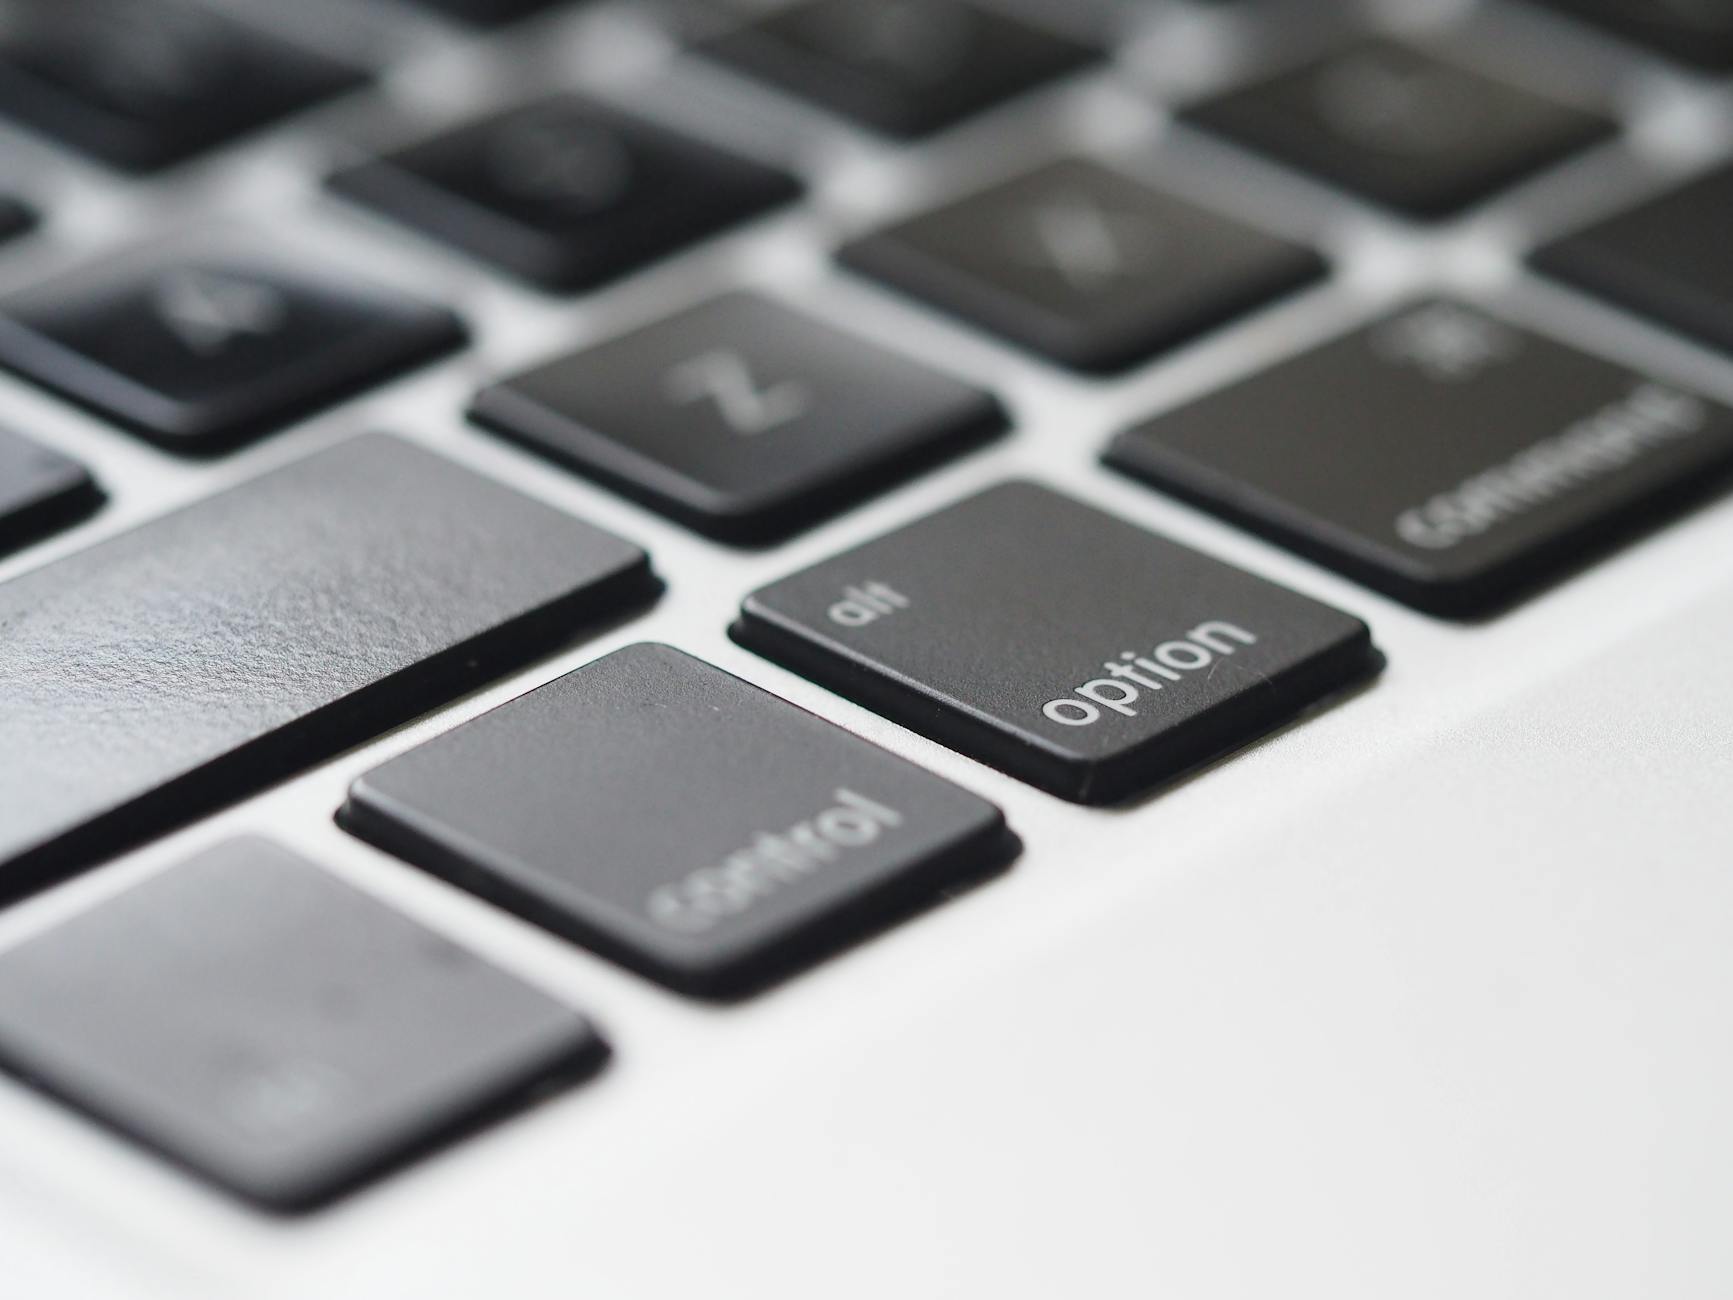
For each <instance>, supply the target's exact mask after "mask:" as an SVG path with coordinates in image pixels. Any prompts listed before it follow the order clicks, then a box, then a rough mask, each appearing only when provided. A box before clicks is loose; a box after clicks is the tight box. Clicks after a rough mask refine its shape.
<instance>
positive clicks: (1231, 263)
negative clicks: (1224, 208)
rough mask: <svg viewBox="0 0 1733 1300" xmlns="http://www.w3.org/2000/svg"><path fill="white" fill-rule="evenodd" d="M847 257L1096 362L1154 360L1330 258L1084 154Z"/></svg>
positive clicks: (957, 204) (1071, 359)
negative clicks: (1163, 190) (1085, 157)
mask: <svg viewBox="0 0 1733 1300" xmlns="http://www.w3.org/2000/svg"><path fill="white" fill-rule="evenodd" d="M840 257H841V259H842V261H843V263H844V264H845V265H847V266H849V267H852V268H853V269H855V270H857V271H861V272H864V273H865V274H867V275H871V276H875V277H877V278H878V279H880V280H884V281H886V282H887V283H889V284H891V285H893V286H894V287H896V288H898V289H901V290H903V291H904V292H906V293H910V294H913V295H914V296H915V297H917V298H923V299H925V300H927V301H928V302H931V303H933V304H934V305H935V306H937V307H940V308H942V309H944V310H946V311H950V312H954V313H955V314H957V315H958V316H961V317H963V318H964V319H965V320H967V321H970V322H971V323H973V324H975V325H977V326H979V327H981V328H983V329H986V330H990V331H992V332H993V333H996V334H1001V335H1003V336H1005V337H1006V338H1008V339H1010V340H1011V341H1012V342H1014V343H1018V344H1021V345H1022V346H1023V347H1026V348H1029V349H1031V350H1033V351H1035V352H1039V353H1041V354H1042V355H1044V356H1047V357H1050V358H1052V359H1053V360H1055V361H1058V362H1060V363H1061V364H1063V365H1067V366H1072V367H1075V368H1077V369H1079V370H1089V371H1112V370H1119V369H1123V368H1125V367H1127V366H1131V365H1135V364H1136V363H1138V362H1141V361H1144V360H1147V359H1148V358H1150V357H1151V356H1154V355H1155V354H1156V353H1158V352H1160V351H1162V350H1163V349H1165V348H1168V347H1172V346H1175V345H1177V344H1179V343H1182V342H1185V341H1186V340H1187V339H1189V338H1192V337H1193V336H1195V335H1198V334H1201V333H1203V332H1204V331H1206V330H1209V329H1212V328H1214V327H1215V326H1217V325H1220V324H1222V323H1223V322H1225V321H1228V320H1231V319H1232V318H1233V317H1234V316H1237V315H1239V314H1240V313H1242V312H1246V311H1249V310H1251V309H1252V308H1254V307H1257V306H1260V305H1262V304H1263V303H1265V302H1268V301H1270V300H1271V299H1273V298H1276V297H1278V296H1280V295H1282V294H1284V293H1287V292H1290V291H1292V290H1294V289H1298V288H1300V287H1301V286H1303V285H1305V284H1307V283H1309V282H1311V281H1313V280H1316V279H1318V278H1319V277H1320V276H1322V275H1323V274H1324V271H1325V266H1324V262H1323V260H1322V259H1321V258H1320V257H1319V256H1318V255H1317V254H1316V253H1314V252H1312V251H1311V250H1310V249H1307V248H1302V247H1300V246H1299V245H1297V244H1292V243H1289V242H1288V241H1286V240H1283V239H1278V238H1277V237H1275V236H1274V235H1268V234H1265V233H1263V232H1262V231H1258V230H1253V229H1252V228H1250V227H1248V226H1245V225H1242V224H1241V223H1240V222H1237V221H1234V220H1231V219H1230V218H1228V217H1225V216H1222V215H1221V214H1219V213H1215V212H1209V211H1206V210H1204V209H1202V208H1199V207H1196V206H1195V205H1193V204H1191V203H1187V202H1185V201H1184V200H1182V199H1177V198H1174V197H1172V196H1171V195H1167V194H1162V193H1160V192H1159V191H1156V190H1153V189H1151V188H1150V187H1149V186H1147V185H1144V184H1141V183H1140V182H1138V181H1134V180H1132V179H1131V178H1130V177H1128V176H1123V175H1120V174H1119V173H1117V172H1113V171H1109V170H1108V169H1107V168H1105V167H1101V166H1099V165H1097V164H1095V163H1091V162H1082V161H1065V162H1059V163H1054V164H1052V165H1050V166H1047V167H1044V168H1041V169H1040V170H1038V171H1035V172H1032V173H1030V174H1028V175H1024V176H1020V177H1018V178H1017V179H1015V180H1012V181H1009V182H1006V183H1004V184H1000V185H996V186H994V187H992V188H991V189H988V190H985V191H983V192H981V193H978V194H973V195H970V196H968V197H966V198H963V199H960V200H957V201H954V202H952V203H949V204H947V205H945V206H944V207H942V208H939V209H937V210H936V211H932V212H927V213H924V214H922V215H919V216H916V217H913V218H911V219H909V220H907V221H904V222H902V223H900V224H898V225H895V226H893V227H891V228H890V229H888V230H884V231H881V232H879V233H878V234H874V235H869V236H867V237H866V238H865V239H862V240H860V241H858V242H856V243H853V244H851V245H849V246H848V247H847V248H845V249H843V250H842V252H841V254H840Z"/></svg>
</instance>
